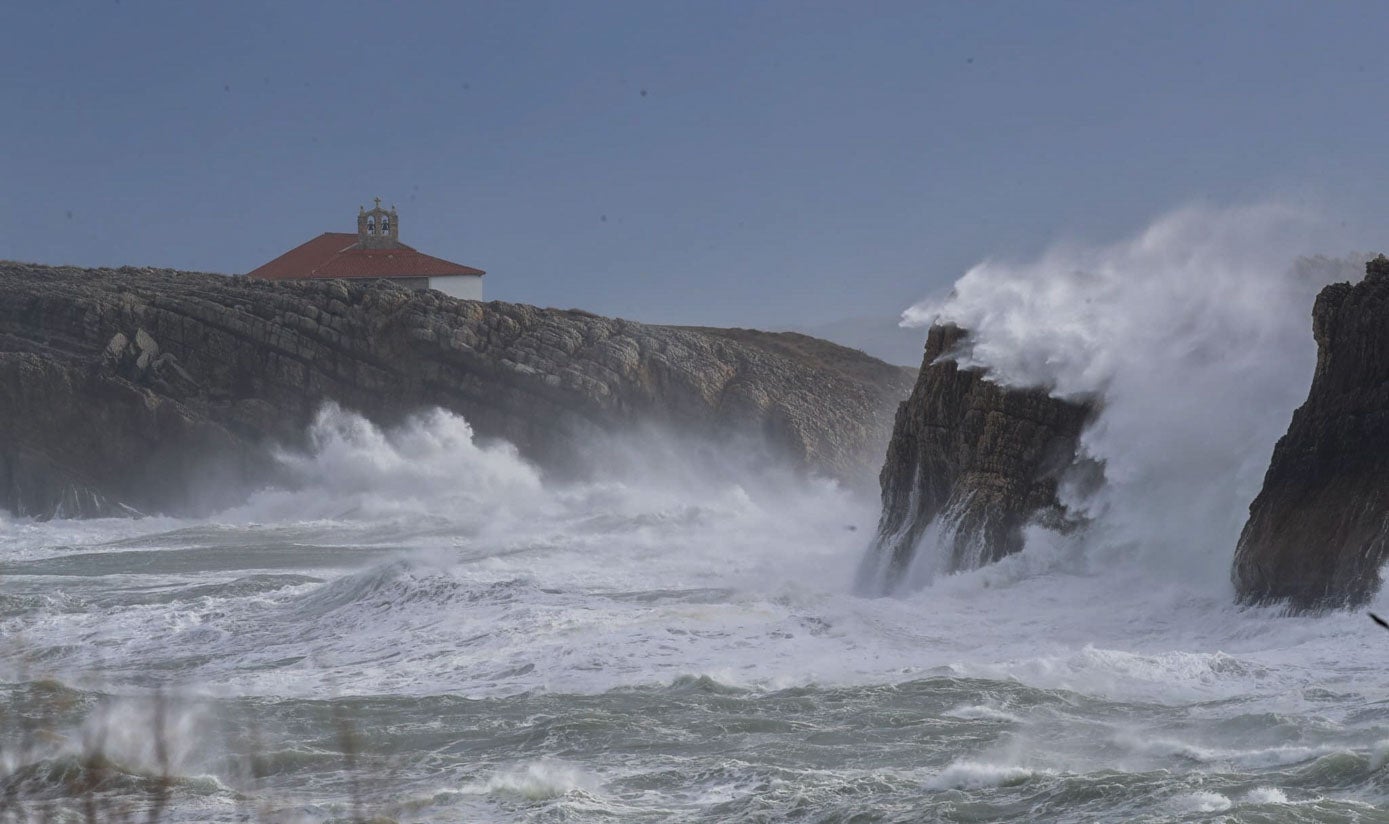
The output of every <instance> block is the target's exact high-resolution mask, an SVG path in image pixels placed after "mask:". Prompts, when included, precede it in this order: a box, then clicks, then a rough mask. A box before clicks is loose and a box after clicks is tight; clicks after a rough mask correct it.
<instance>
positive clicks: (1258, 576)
mask: <svg viewBox="0 0 1389 824" xmlns="http://www.w3.org/2000/svg"><path fill="white" fill-rule="evenodd" d="M1312 335H1313V337H1314V338H1315V339H1316V342H1317V368H1316V373H1315V374H1314V376H1313V378H1312V387H1311V390H1310V391H1309V392H1308V395H1307V401H1306V402H1305V403H1304V404H1303V405H1302V406H1301V408H1299V409H1298V410H1297V411H1296V412H1294V413H1293V419H1292V424H1291V425H1290V426H1289V427H1288V432H1287V434H1286V435H1284V436H1283V437H1282V438H1281V439H1280V440H1279V441H1278V445H1277V447H1276V448H1275V449H1274V451H1273V459H1272V461H1271V462H1270V464H1269V468H1268V473H1267V474H1266V475H1265V476H1264V484H1263V488H1262V490H1261V491H1260V492H1259V495H1258V497H1256V498H1255V499H1254V502H1253V504H1252V505H1251V506H1250V508H1249V520H1248V522H1247V523H1246V524H1245V526H1244V531H1243V532H1242V533H1241V535H1240V539H1239V544H1238V547H1237V548H1236V550H1235V561H1234V569H1233V579H1234V585H1235V590H1236V593H1237V595H1238V597H1239V600H1240V601H1241V602H1243V603H1246V604H1264V603H1273V602H1282V603H1286V604H1287V605H1288V606H1289V607H1290V608H1291V609H1292V610H1294V611H1306V610H1316V609H1326V608H1336V607H1347V606H1357V605H1360V604H1364V603H1365V602H1366V601H1368V600H1369V599H1370V597H1371V596H1373V595H1374V593H1375V592H1376V591H1377V590H1378V589H1379V586H1380V578H1379V568H1380V567H1381V566H1382V565H1383V564H1384V562H1385V559H1386V552H1389V259H1386V258H1385V257H1384V256H1383V255H1380V256H1379V257H1377V258H1375V259H1374V260H1371V261H1370V262H1369V263H1367V264H1366V267H1365V278H1364V279H1363V280H1362V281H1360V282H1359V283H1357V284H1355V285H1353V286H1352V285H1351V284H1349V283H1334V284H1331V285H1330V286H1327V287H1326V288H1325V289H1323V290H1322V291H1321V294H1320V295H1318V296H1317V301H1316V305H1315V307H1314V308H1313V310H1312Z"/></svg>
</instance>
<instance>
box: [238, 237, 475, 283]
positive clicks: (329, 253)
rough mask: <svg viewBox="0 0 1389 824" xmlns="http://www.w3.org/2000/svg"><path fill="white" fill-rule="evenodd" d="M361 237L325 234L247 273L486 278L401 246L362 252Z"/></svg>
mask: <svg viewBox="0 0 1389 824" xmlns="http://www.w3.org/2000/svg"><path fill="white" fill-rule="evenodd" d="M356 245H357V235H355V234H352V233H349V232H324V233H323V234H321V235H319V236H318V237H316V238H314V239H313V240H311V241H309V242H308V243H305V244H303V245H301V246H296V247H294V248H293V249H290V250H289V251H288V252H285V253H284V254H283V255H280V256H279V257H277V258H275V259H274V260H272V261H270V262H269V263H267V264H265V265H264V266H261V267H259V268H257V269H253V270H251V271H250V272H248V273H247V276H248V277H253V278H259V279H261V280H305V279H309V278H314V279H319V278H407V277H439V276H441V275H482V274H486V273H485V272H483V271H482V270H481V269H474V268H473V267H471V266H464V265H462V264H460V263H452V262H450V261H447V260H444V259H442V258H436V257H433V256H430V255H426V254H424V253H423V252H417V251H415V250H414V249H412V248H410V247H409V246H406V245H405V244H403V243H402V244H400V245H399V246H396V247H395V248H394V249H358V248H355V247H356Z"/></svg>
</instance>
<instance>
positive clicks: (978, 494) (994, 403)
mask: <svg viewBox="0 0 1389 824" xmlns="http://www.w3.org/2000/svg"><path fill="white" fill-rule="evenodd" d="M967 335H968V333H967V332H966V331H965V330H962V329H960V328H958V327H955V326H934V327H932V328H931V330H930V332H929V334H928V336H927V339H926V351H925V357H924V359H923V360H922V364H921V371H920V373H919V374H918V378H917V382H916V386H915V388H914V389H913V390H912V393H911V396H910V397H909V398H907V400H906V401H904V402H902V404H901V405H900V406H899V407H898V409H897V416H896V421H895V424H894V427H893V431H892V439H891V441H890V442H889V444H888V450H887V461H886V463H885V464H884V465H883V469H882V473H881V475H880V476H879V482H880V485H881V487H882V501H883V512H882V519H881V521H880V522H879V525H878V532H877V536H876V537H875V539H874V542H873V545H872V547H871V548H870V549H869V554H868V556H867V558H866V559H865V562H864V567H863V569H862V570H861V572H860V580H859V584H860V588H862V589H865V590H867V591H872V592H886V591H890V590H892V589H894V588H896V587H898V586H900V585H901V584H902V583H903V582H904V577H905V576H906V575H907V572H908V570H909V568H911V567H912V566H913V561H914V560H915V558H916V555H917V554H918V553H926V552H929V553H932V557H931V558H930V559H929V563H928V566H929V567H930V569H929V570H927V573H928V574H930V573H936V572H941V573H949V572H956V571H960V570H965V569H973V568H975V567H979V566H982V565H984V564H987V563H992V562H993V561H996V560H998V559H1000V558H1002V557H1004V556H1006V555H1009V554H1012V553H1014V552H1017V551H1018V550H1020V549H1022V545H1023V527H1024V526H1026V525H1027V524H1028V523H1029V522H1033V521H1037V522H1041V523H1044V524H1049V525H1051V526H1054V527H1064V526H1065V525H1066V524H1067V523H1068V522H1069V520H1070V518H1069V515H1068V514H1067V512H1066V510H1065V507H1063V506H1062V504H1061V503H1060V502H1059V501H1058V499H1057V485H1058V481H1059V476H1060V475H1061V473H1062V471H1063V470H1065V469H1066V468H1068V467H1070V466H1071V465H1072V463H1073V462H1074V461H1075V457H1076V449H1077V444H1078V440H1079V437H1080V432H1081V430H1082V428H1083V427H1084V425H1085V423H1086V421H1087V420H1088V419H1089V416H1090V408H1089V407H1088V406H1087V405H1085V404H1082V403H1073V402H1070V401H1065V400H1060V399H1057V398H1053V397H1050V396H1049V395H1048V394H1047V393H1046V391H1045V390H1042V389H1016V388H1008V387H1004V386H1000V385H998V384H996V383H993V382H991V381H989V380H988V375H987V372H985V371H984V370H981V369H962V368H960V367H959V366H958V365H957V364H956V363H955V362H954V361H953V360H951V359H950V358H949V354H950V352H951V351H952V350H953V349H954V348H955V347H957V346H958V345H960V344H961V343H962V342H964V341H965V339H966V338H967Z"/></svg>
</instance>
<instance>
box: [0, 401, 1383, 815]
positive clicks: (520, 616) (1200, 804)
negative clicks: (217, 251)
mask: <svg viewBox="0 0 1389 824" xmlns="http://www.w3.org/2000/svg"><path fill="white" fill-rule="evenodd" d="M316 435H317V437H316V442H317V449H316V452H315V453H314V454H313V455H309V456H303V457H302V458H299V459H297V460H298V464H297V469H298V471H299V473H300V477H301V479H302V487H301V488H299V489H297V490H294V491H279V492H266V493H262V494H261V495H258V496H257V497H256V498H255V499H253V500H252V501H250V502H249V503H248V504H246V505H245V506H243V507H240V508H238V509H234V510H231V511H228V512H225V513H223V514H222V515H220V516H218V517H215V518H211V519H208V520H205V521H177V520H167V519H157V518H150V519H143V520H109V521H86V522H75V521H53V522H47V523H37V522H30V521H16V520H10V521H7V522H5V523H4V524H3V529H2V530H0V535H3V539H2V540H3V543H2V544H0V557H3V559H4V561H3V566H0V573H3V576H4V577H3V594H0V628H3V631H4V649H3V659H0V663H2V664H3V668H4V669H3V687H2V689H3V695H2V696H0V700H2V701H3V704H0V706H3V708H4V711H5V715H4V717H3V723H4V725H5V727H4V735H3V741H4V752H3V759H4V763H3V768H4V773H5V775H6V778H5V785H4V787H3V788H0V790H2V791H3V792H0V797H3V798H4V799H5V800H6V803H8V804H9V805H10V806H9V808H8V810H7V813H6V815H9V816H10V817H11V820H42V812H43V811H44V810H45V808H46V805H47V808H50V809H66V810H70V811H71V813H70V814H71V817H72V818H73V820H86V819H84V818H83V817H82V816H83V815H84V813H83V812H82V811H83V810H84V809H85V807H83V806H82V805H83V803H84V802H83V799H85V798H87V797H88V795H90V797H91V798H92V799H95V800H96V801H99V802H100V803H101V804H102V805H105V806H102V807H101V809H108V808H109V809H121V808H122V807H128V808H129V809H131V810H134V811H137V812H138V814H139V816H140V818H139V820H144V816H146V815H148V813H149V811H150V810H152V809H154V808H155V807H156V805H159V804H166V805H167V806H165V807H163V810H164V815H165V816H166V817H167V818H168V819H169V820H176V821H189V822H193V821H245V820H264V821H348V820H353V819H354V817H355V818H360V819H371V818H373V817H381V818H382V820H387V819H389V820H396V821H427V822H436V821H437V822H446V821H447V822H457V821H469V822H474V821H499V822H503V821H504V822H510V821H595V822H596V821H711V822H712V821H783V820H794V821H823V822H832V821H834V822H839V821H844V822H847V821H854V822H869V821H933V820H939V821H997V820H1010V819H1011V820H1053V821H1097V820H1131V821H1144V820H1148V821H1173V820H1185V821H1199V820H1225V821H1250V822H1253V821H1260V822H1265V821H1267V822H1275V821H1277V822H1283V821H1286V822H1294V821H1378V820H1389V813H1385V812H1382V811H1381V809H1380V805H1382V804H1384V803H1385V802H1386V801H1389V767H1386V760H1387V759H1389V681H1386V677H1385V673H1386V671H1389V669H1387V668H1386V665H1389V634H1386V633H1384V632H1383V631H1381V630H1379V629H1377V628H1375V627H1374V626H1373V625H1372V624H1371V623H1370V622H1369V620H1368V619H1366V618H1365V616H1364V615H1363V614H1351V613H1336V614H1331V615H1327V616H1323V617H1311V618H1307V617H1303V618H1288V617H1282V616H1280V615H1279V614H1277V613H1276V612H1275V611H1271V610H1262V609H1252V610H1240V609H1236V608H1235V607H1233V606H1231V598H1230V594H1229V592H1228V591H1226V588H1225V585H1224V582H1223V581H1217V582H1214V584H1213V585H1211V586H1195V585H1193V583H1194V582H1192V581H1188V580H1182V579H1181V578H1180V577H1172V576H1165V577H1164V576H1161V575H1156V574H1153V573H1152V572H1151V570H1149V569H1147V568H1145V567H1144V566H1141V565H1127V566H1125V565H1124V564H1115V563H1110V564H1108V565H1104V566H1097V565H1096V564H1095V563H1094V562H1092V561H1087V560H1086V559H1084V558H1082V557H1079V556H1077V555H1075V554H1074V552H1073V551H1072V550H1069V549H1067V548H1064V547H1058V546H1053V547H1051V548H1050V549H1046V548H1042V547H1037V548H1032V547H1030V548H1029V550H1028V551H1027V552H1024V553H1023V554H1022V555H1019V556H1015V557H1014V558H1012V559H1009V560H1008V561H1005V562H1003V563H1001V564H997V565H995V566H992V567H989V568H985V569H982V570H978V571H975V572H972V573H966V574H961V575H955V576H950V577H948V578H943V579H939V580H936V581H934V582H933V583H931V584H929V585H928V586H926V587H925V588H923V589H921V590H919V591H916V592H913V593H911V594H908V595H902V596H899V597H892V598H874V597H862V596H859V595H855V594H854V593H853V592H852V591H851V582H852V580H853V577H854V570H855V567H856V565H857V564H858V563H859V561H860V558H861V555H862V552H863V548H864V546H865V544H866V542H867V537H868V535H870V534H871V531H872V527H873V525H874V522H875V520H876V517H877V513H876V509H875V507H874V505H873V503H872V502H871V501H870V502H864V501H859V500H855V499H854V498H852V497H851V496H849V495H848V494H846V493H845V492H843V491H842V490H840V489H838V488H836V487H835V486H834V485H832V484H829V483H817V482H808V481H802V480H796V479H795V478H793V477H792V476H790V475H785V474H781V473H779V472H777V471H776V470H775V469H774V468H769V467H765V466H762V467H758V466H739V465H737V462H736V461H728V462H722V463H721V459H720V458H719V456H718V455H717V454H715V453H710V452H704V453H699V454H686V455H685V456H684V457H685V458H686V459H685V460H680V461H677V460H673V458H675V457H676V456H677V455H679V454H681V453H680V450H681V449H684V447H678V448H677V447H672V448H670V449H667V450H665V451H662V450H659V449H654V448H653V449H646V448H634V449H632V450H631V456H632V457H631V459H630V460H626V461H623V462H621V463H622V464H623V465H622V466H620V467H615V468H613V469H612V474H613V477H610V478H602V477H599V478H596V479H593V480H588V481H584V482H582V483H577V482H574V483H567V484H559V483H549V482H546V481H545V480H543V479H542V478H541V476H540V475H539V474H538V473H537V472H536V471H535V470H534V469H533V468H532V467H530V466H528V465H527V464H526V463H525V462H523V461H522V460H520V459H519V458H517V457H516V455H515V453H514V451H513V450H511V449H509V448H508V447H506V446H505V445H492V446H485V445H484V446H478V445H476V444H475V443H474V442H473V439H472V437H471V433H470V431H469V430H468V427H467V424H466V422H464V421H462V420H461V419H458V418H454V417H451V416H448V415H444V414H436V415H433V416H428V417H426V418H424V419H422V420H420V421H419V422H418V423H417V424H415V425H414V426H412V427H410V428H408V429H406V430H402V431H401V432H397V433H387V434H383V433H381V432H379V431H377V430H375V429H373V428H372V427H371V426H369V425H368V424H366V423H365V422H364V421H362V420H360V419H357V418H355V417H353V416H351V415H349V414H346V413H343V412H339V411H336V410H331V409H330V410H327V411H326V412H325V413H324V415H323V417H322V418H321V419H320V421H319V424H318V431H317V433H316ZM643 456H645V457H643ZM645 458H653V460H646V461H645V464H643V460H644V459H645ZM618 476H626V477H618ZM1387 606H1389V604H1385V603H1381V608H1385V607H1387ZM160 742H163V743H160ZM96 749H100V750H101V752H102V753H103V754H104V756H103V758H102V759H100V760H94V759H92V758H90V757H89V754H90V753H91V752H92V751H94V750H96ZM166 774H167V775H168V776H169V777H170V784H171V786H170V787H169V796H168V798H167V800H166V801H160V800H158V799H159V798H160V793H161V792H162V790H161V789H160V788H161V787H162V786H164V782H162V781H161V777H162V776H164V775H166ZM16 805H21V806H16ZM25 816H28V818H26V817H25ZM103 820H105V819H103Z"/></svg>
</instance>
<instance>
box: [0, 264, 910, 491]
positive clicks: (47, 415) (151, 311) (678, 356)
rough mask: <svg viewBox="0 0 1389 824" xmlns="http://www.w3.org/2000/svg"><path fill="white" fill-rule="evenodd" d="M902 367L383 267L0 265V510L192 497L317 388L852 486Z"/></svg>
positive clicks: (400, 409) (244, 484)
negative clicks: (421, 287)
mask: <svg viewBox="0 0 1389 824" xmlns="http://www.w3.org/2000/svg"><path fill="white" fill-rule="evenodd" d="M914 377H915V375H914V371H913V370H910V369H904V368H901V367H896V366H890V365H888V364H885V363H882V362H881V361H878V360H876V359H874V358H871V357H869V356H867V355H864V354H863V353H861V352H857V351H855V350H851V349H846V348H844V347H840V346H836V345H834V344H831V343H828V342H825V341H820V340H817V339H815V338H810V337H806V336H804V335H796V334H791V333H766V332H758V331H755V330H718V329H696V328H684V327H670V326H653V325H646V324H640V323H634V322H631V321H625V320H619V319H611V318H603V317H599V316H596V315H593V314H590V313H587V312H582V311H577V310H568V311H562V310H555V309H540V308H536V307H533V306H525V305H520V304H508V303H499V302H493V303H480V302H473V301H462V300H456V299H453V298H449V297H447V296H445V295H442V294H440V293H437V292H432V291H410V290H406V289H402V288H400V287H397V286H393V285H391V284H389V283H386V282H383V281H376V282H351V281H323V282H307V283H270V282H264V281H250V280H247V279H245V278H239V277H238V278H233V277H225V276H221V275H208V274H197V273H189V272H179V271H173V270H165V269H143V268H131V267H126V268H121V269H79V268H73V267H51V266H40V265H34V264H21V263H11V262H0V508H4V509H7V510H9V511H11V512H12V513H20V514H28V515H37V516H49V515H55V514H57V515H63V516H95V515H109V514H119V513H122V512H127V511H130V510H131V509H134V510H139V511H143V512H200V511H207V510H208V509H210V508H216V507H218V506H224V505H226V503H227V502H228V500H231V499H233V498H235V497H236V495H237V494H238V493H240V494H244V492H245V491H247V490H248V489H250V488H252V487H254V486H256V485H259V484H262V483H264V482H265V481H266V479H269V478H273V476H274V472H275V467H274V462H273V461H272V460H271V458H270V457H269V453H268V451H267V446H268V445H270V444H276V445H285V446H291V447H293V446H295V445H300V444H302V440H303V438H304V436H305V435H304V433H305V428H306V426H307V425H308V423H309V421H310V420H311V419H312V417H313V415H314V414H315V412H316V411H317V410H318V409H319V408H320V407H321V405H322V404H323V403H324V402H325V401H330V400H331V401H335V402H338V403H340V404H342V405H343V406H344V407H346V408H349V409H352V410H355V411H357V412H360V413H362V414H365V415H366V416H367V417H369V418H371V419H372V420H373V421H375V422H377V423H380V424H383V425H391V424H393V423H398V422H400V421H401V420H403V419H404V418H406V417H407V416H409V415H410V414H413V413H415V412H418V411H420V410H422V409H425V408H429V407H435V406H438V407H442V408H444V409H448V410H450V411H453V412H456V413H459V414H462V415H463V416H464V417H466V418H467V419H468V421H469V422H470V423H471V424H472V426H473V427H474V430H475V431H476V433H477V434H478V435H479V436H481V437H484V438H504V439H506V440H509V441H511V442H513V443H515V444H516V445H517V446H518V448H519V449H520V450H521V452H522V454H523V455H526V456H527V457H528V458H531V459H532V460H535V461H537V462H538V463H540V464H541V465H542V466H544V467H547V468H550V469H553V470H555V471H564V470H565V468H566V467H570V466H572V465H573V464H574V463H575V461H576V460H577V454H578V451H579V450H580V448H581V447H582V445H583V443H584V442H585V440H586V439H588V438H589V437H590V436H592V435H593V434H595V433H600V432H612V431H619V430H621V429H623V428H624V427H628V426H632V425H637V424H647V423H649V424H653V425H656V426H661V427H670V428H673V429H677V430H680V431H686V430H688V431H694V432H697V433H706V434H707V433H717V434H718V435H719V437H720V439H721V440H724V441H728V440H731V439H735V438H746V439H747V441H748V443H749V444H754V445H756V448H765V449H767V450H769V451H772V450H775V451H777V452H779V453H782V454H783V455H784V456H785V457H789V458H790V459H791V460H792V461H793V462H794V463H795V464H797V465H799V466H800V467H801V468H803V469H804V470H806V471H811V472H816V473H819V474H823V475H827V476H830V477H833V478H837V479H839V480H841V481H844V482H846V483H850V484H853V483H856V482H858V481H859V480H860V479H863V478H871V477H872V474H873V473H874V472H876V470H877V468H878V466H879V465H880V461H881V457H882V450H883V447H884V445H885V444H886V443H887V439H888V435H889V433H890V431H891V426H892V410H893V408H894V406H895V405H896V403H897V402H898V401H899V400H900V399H901V398H902V397H903V396H905V395H906V394H907V393H908V392H909V391H911V386H912V381H913V379H914Z"/></svg>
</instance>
